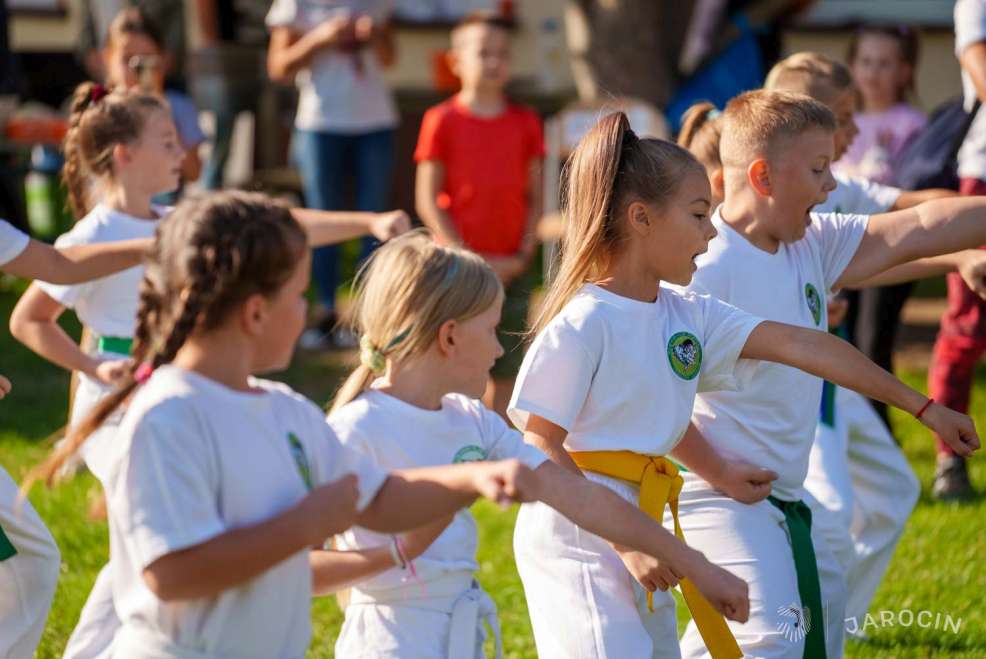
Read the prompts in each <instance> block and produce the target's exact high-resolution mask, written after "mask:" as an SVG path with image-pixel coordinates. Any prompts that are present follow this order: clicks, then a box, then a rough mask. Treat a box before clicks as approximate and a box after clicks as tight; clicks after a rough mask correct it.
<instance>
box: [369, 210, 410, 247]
mask: <svg viewBox="0 0 986 659" xmlns="http://www.w3.org/2000/svg"><path fill="white" fill-rule="evenodd" d="M410 230H411V218H410V217H408V215H407V213H405V212H404V211H388V212H386V213H377V214H376V216H375V217H374V218H373V219H372V220H371V221H370V233H371V234H372V235H373V237H374V238H376V239H377V240H379V241H381V242H387V241H388V240H390V239H391V238H396V237H397V236H399V235H401V234H402V233H405V232H407V231H410Z"/></svg>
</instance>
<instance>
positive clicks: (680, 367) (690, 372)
mask: <svg viewBox="0 0 986 659" xmlns="http://www.w3.org/2000/svg"><path fill="white" fill-rule="evenodd" d="M668 361H669V362H670V363H671V370H672V371H674V372H675V375H677V376H678V377H679V378H682V379H685V380H691V379H692V378H694V377H695V376H696V375H698V370H699V369H700V368H701V367H702V344H701V343H699V342H698V339H697V338H695V335H694V334H691V333H689V332H678V333H676V334H675V335H674V336H672V337H671V340H669V341H668Z"/></svg>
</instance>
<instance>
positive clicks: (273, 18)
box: [264, 0, 298, 29]
mask: <svg viewBox="0 0 986 659" xmlns="http://www.w3.org/2000/svg"><path fill="white" fill-rule="evenodd" d="M297 20H298V2H297V0H274V3H273V4H272V5H271V7H270V11H268V12H267V17H266V18H265V19H264V23H266V24H267V27H268V28H269V29H273V28H276V27H293V26H294V25H295V23H296V21H297Z"/></svg>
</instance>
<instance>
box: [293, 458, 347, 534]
mask: <svg viewBox="0 0 986 659" xmlns="http://www.w3.org/2000/svg"><path fill="white" fill-rule="evenodd" d="M358 485H359V483H358V481H357V479H356V476H354V475H353V474H347V475H346V476H343V477H342V478H340V479H339V480H337V481H333V482H331V483H326V484H325V485H320V486H318V487H316V488H314V489H312V491H311V492H309V493H308V496H306V497H305V498H304V499H302V500H301V503H299V504H298V505H297V507H296V510H297V512H298V517H299V519H300V520H301V523H302V524H304V525H305V530H304V533H305V534H306V535H305V537H306V541H305V542H306V544H308V545H311V546H313V547H316V546H321V545H322V543H324V542H325V539H326V538H330V537H332V536H334V535H337V534H339V533H342V532H343V531H345V530H346V529H348V528H349V527H350V526H352V525H353V524H354V523H355V522H356V515H357V514H358V513H357V511H356V502H357V501H358V500H359V487H358Z"/></svg>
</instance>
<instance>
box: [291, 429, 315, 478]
mask: <svg viewBox="0 0 986 659" xmlns="http://www.w3.org/2000/svg"><path fill="white" fill-rule="evenodd" d="M288 446H290V447H291V457H293V458H294V463H295V465H296V466H297V467H298V473H299V474H300V475H301V480H303V481H304V482H305V487H307V488H308V489H309V490H311V489H312V487H314V485H313V483H312V470H311V467H310V466H309V465H308V456H307V455H305V447H304V446H302V445H301V440H300V439H298V436H297V435H295V434H294V433H293V432H289V433H288Z"/></svg>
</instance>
